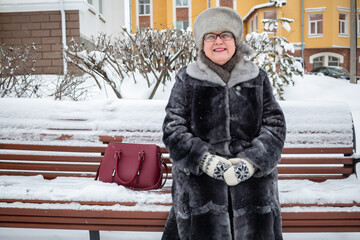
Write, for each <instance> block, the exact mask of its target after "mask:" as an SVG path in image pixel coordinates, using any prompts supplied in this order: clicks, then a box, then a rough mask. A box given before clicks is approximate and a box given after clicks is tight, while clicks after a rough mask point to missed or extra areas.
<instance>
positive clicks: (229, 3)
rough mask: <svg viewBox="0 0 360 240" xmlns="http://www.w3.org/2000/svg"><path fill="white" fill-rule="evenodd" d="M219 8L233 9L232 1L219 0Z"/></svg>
mask: <svg viewBox="0 0 360 240" xmlns="http://www.w3.org/2000/svg"><path fill="white" fill-rule="evenodd" d="M219 4H220V6H222V7H229V8H233V0H220V3H219Z"/></svg>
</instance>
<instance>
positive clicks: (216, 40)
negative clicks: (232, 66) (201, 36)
mask: <svg viewBox="0 0 360 240" xmlns="http://www.w3.org/2000/svg"><path fill="white" fill-rule="evenodd" d="M222 42H223V40H222V39H221V37H220V36H219V35H218V36H216V38H215V43H222Z"/></svg>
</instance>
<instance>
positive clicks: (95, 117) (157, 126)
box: [0, 98, 353, 147]
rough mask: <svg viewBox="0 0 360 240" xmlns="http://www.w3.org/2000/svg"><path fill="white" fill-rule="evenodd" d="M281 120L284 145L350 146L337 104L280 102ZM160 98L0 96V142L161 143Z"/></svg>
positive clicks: (347, 117)
mask: <svg viewBox="0 0 360 240" xmlns="http://www.w3.org/2000/svg"><path fill="white" fill-rule="evenodd" d="M280 103H281V106H282V108H283V110H284V113H285V117H286V121H287V139H286V146H288V147H290V146H291V147H300V146H301V147H305V146H307V147H319V146H321V147H332V146H338V147H352V146H353V133H352V129H353V127H352V124H353V123H352V117H351V113H350V110H349V108H348V107H347V105H346V104H344V103H338V102H318V101H317V102H314V101H311V102H306V101H304V102H298V101H284V102H280ZM165 106H166V100H129V99H122V100H110V99H108V100H91V101H83V102H73V101H53V100H49V99H14V98H3V99H0V128H1V132H0V141H1V142H9V141H16V142H18V141H33V142H34V141H38V142H39V143H40V144H41V141H42V142H43V141H46V144H63V141H59V140H57V139H58V138H59V137H60V136H61V135H63V134H65V135H69V136H72V137H71V138H70V139H68V140H67V144H74V145H76V144H77V145H82V144H85V143H92V144H100V142H99V141H98V138H97V137H96V136H99V135H114V136H124V137H125V139H124V141H125V142H144V143H146V142H151V143H156V144H158V145H163V144H162V139H161V138H162V133H161V128H162V123H163V119H164V117H165Z"/></svg>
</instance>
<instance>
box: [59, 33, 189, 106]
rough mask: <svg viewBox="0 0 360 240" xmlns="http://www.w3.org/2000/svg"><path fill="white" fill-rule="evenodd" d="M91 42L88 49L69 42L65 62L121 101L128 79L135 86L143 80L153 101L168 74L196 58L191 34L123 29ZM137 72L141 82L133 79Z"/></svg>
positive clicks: (169, 78) (103, 35) (167, 78)
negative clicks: (91, 44)
mask: <svg viewBox="0 0 360 240" xmlns="http://www.w3.org/2000/svg"><path fill="white" fill-rule="evenodd" d="M93 43H94V45H93V46H92V47H88V46H86V45H85V44H82V43H81V44H80V43H77V42H75V41H74V40H72V41H71V43H70V45H69V47H68V49H66V52H67V61H68V62H71V63H73V64H75V66H77V67H78V68H79V69H80V70H82V71H83V72H84V73H88V74H89V75H90V76H92V77H93V79H94V80H95V81H96V83H97V85H98V87H99V88H101V83H100V80H101V79H103V80H104V81H105V83H106V84H108V85H109V86H111V88H112V90H113V91H114V93H115V94H116V96H117V97H118V98H122V94H121V84H122V82H123V81H124V79H125V78H129V77H133V78H134V82H135V83H136V82H137V81H139V80H143V81H146V82H147V86H148V88H149V89H150V90H151V91H149V95H148V98H149V99H151V98H153V96H154V95H155V93H156V91H157V89H158V87H159V86H160V84H165V83H166V81H167V80H168V81H170V80H171V77H170V76H171V75H170V73H172V72H174V71H175V70H177V69H179V68H180V67H182V66H184V65H186V64H188V63H190V62H191V61H193V60H194V58H195V56H196V48H195V43H194V40H193V36H192V32H190V31H177V30H175V29H164V30H155V29H150V28H147V29H141V30H139V31H137V32H136V33H134V34H133V33H129V32H127V31H126V30H124V32H123V35H122V36H121V37H118V38H115V37H112V36H107V35H105V34H101V35H100V36H99V37H98V38H96V39H93ZM137 73H139V74H141V75H142V76H143V79H136V78H135V76H139V74H137ZM99 77H100V78H99Z"/></svg>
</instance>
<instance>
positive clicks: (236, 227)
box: [163, 7, 286, 240]
mask: <svg viewBox="0 0 360 240" xmlns="http://www.w3.org/2000/svg"><path fill="white" fill-rule="evenodd" d="M242 26H243V24H242V19H241V17H240V15H239V14H238V13H237V12H236V11H234V10H232V9H230V8H222V7H217V8H209V9H207V10H205V11H203V12H202V13H201V14H200V15H199V16H198V17H197V18H196V20H195V22H194V28H193V29H194V34H195V41H196V46H197V47H198V49H199V52H198V57H199V58H198V60H197V61H196V62H194V63H191V64H190V65H188V66H187V67H184V68H182V69H180V70H179V72H178V73H177V76H176V83H175V85H174V87H173V89H172V92H171V96H170V98H169V102H168V105H167V107H166V117H165V120H164V124H163V133H164V135H163V141H164V143H165V145H166V147H167V149H168V150H169V152H170V157H171V159H172V161H173V166H174V167H173V186H172V193H173V196H172V197H173V207H172V209H171V212H170V215H169V218H168V222H167V225H166V227H165V230H164V233H163V239H194V240H201V239H204V240H205V239H206V240H210V239H216V240H230V239H236V240H240V239H241V240H244V239H249V240H250V239H267V240H269V239H282V231H281V215H280V204H279V197H278V184H277V181H278V178H277V175H278V174H277V169H276V166H277V164H278V162H279V161H280V157H281V152H282V148H283V145H284V140H285V133H286V127H285V119H284V115H283V112H282V110H281V108H280V106H279V104H278V103H277V102H276V100H275V98H274V96H273V94H272V88H271V84H270V82H269V79H268V77H267V74H266V72H265V71H264V70H262V69H260V68H259V67H257V66H256V65H255V64H254V63H252V62H249V61H246V60H245V59H244V56H246V55H248V54H250V50H249V49H250V48H249V47H247V46H246V45H245V44H244V43H243V42H242V33H243V28H242Z"/></svg>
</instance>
